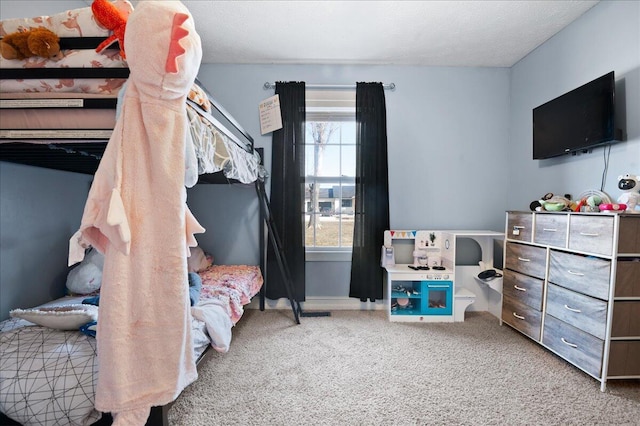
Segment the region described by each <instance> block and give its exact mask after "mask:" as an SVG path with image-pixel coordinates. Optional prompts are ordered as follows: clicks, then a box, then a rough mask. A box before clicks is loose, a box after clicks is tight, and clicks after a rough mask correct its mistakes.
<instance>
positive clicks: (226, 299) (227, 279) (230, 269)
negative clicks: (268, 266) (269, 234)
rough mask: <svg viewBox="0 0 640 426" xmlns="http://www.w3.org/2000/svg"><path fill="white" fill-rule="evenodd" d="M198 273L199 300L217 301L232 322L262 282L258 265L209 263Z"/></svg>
mask: <svg viewBox="0 0 640 426" xmlns="http://www.w3.org/2000/svg"><path fill="white" fill-rule="evenodd" d="M198 275H200V278H202V290H201V291H200V300H201V301H203V300H210V299H213V300H216V301H218V302H219V303H218V304H219V305H220V306H224V307H225V308H226V309H227V311H228V314H229V316H230V318H231V321H232V323H233V324H236V323H237V322H238V320H239V319H240V317H242V314H243V313H244V308H243V306H244V305H246V304H247V303H249V302H250V301H251V298H252V297H253V296H255V295H256V294H257V293H258V291H260V288H261V287H262V283H263V278H262V273H261V272H260V268H259V267H258V266H247V265H211V266H209V267H208V268H207V269H205V270H202V271H199V272H198Z"/></svg>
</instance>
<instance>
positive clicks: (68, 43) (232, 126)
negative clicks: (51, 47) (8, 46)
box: [0, 37, 302, 426]
mask: <svg viewBox="0 0 640 426" xmlns="http://www.w3.org/2000/svg"><path fill="white" fill-rule="evenodd" d="M102 40H103V38H102V37H82V38H81V37H71V38H70V37H66V38H65V37H61V38H60V44H61V48H62V49H95V47H96V46H97V45H98V44H99V43H100V42H101V41H102ZM110 48H112V49H119V47H118V45H117V43H115V44H114V45H112V46H111V47H110ZM128 75H129V70H128V68H26V69H25V68H19V69H3V70H2V79H41V78H46V79H49V78H65V79H67V78H127V77H128ZM200 86H201V85H200ZM201 87H202V86H201ZM202 89H203V90H204V91H205V93H206V95H207V96H208V98H209V101H210V104H211V107H212V108H211V112H210V113H207V112H205V111H201V110H198V113H200V114H206V118H207V119H208V120H209V121H210V122H211V123H213V124H214V125H215V126H216V127H217V128H218V129H219V130H221V131H222V132H223V133H224V134H225V135H226V136H228V137H229V138H230V139H231V140H232V141H233V142H235V143H236V144H237V145H238V146H240V147H241V148H242V149H244V150H245V151H247V152H248V153H253V152H254V151H257V152H258V154H259V155H260V158H262V154H263V150H262V148H255V147H254V140H253V138H252V137H251V135H250V134H249V133H248V132H247V131H246V130H245V129H244V128H243V127H242V126H241V125H240V124H239V123H238V122H237V121H236V120H235V118H233V116H232V115H231V114H229V113H228V112H227V111H226V110H225V109H224V108H223V107H222V105H220V103H219V102H217V101H216V100H215V99H214V98H213V96H211V94H210V93H209V92H207V91H206V89H205V88H204V87H202ZM187 102H192V101H190V100H188V101H187ZM116 104H117V100H116V99H115V98H113V97H111V98H105V99H91V98H83V97H82V95H81V94H78V97H77V98H75V101H73V102H71V101H69V98H65V101H64V102H63V101H60V99H58V100H56V99H55V98H53V99H50V100H49V99H39V100H38V102H36V103H33V102H30V101H29V100H27V99H7V97H6V96H4V97H3V98H2V99H1V100H0V110H5V109H23V108H59V107H64V108H87V109H92V108H98V109H115V108H116ZM7 124H8V123H6V122H5V123H4V124H3V127H5V126H6V125H7ZM110 135H111V131H108V130H104V129H96V130H92V129H82V130H73V129H63V130H60V129H39V130H24V129H11V128H9V129H7V128H2V129H0V161H6V162H11V163H18V164H24V165H30V166H36V167H42V168H48V169H55V170H61V171H68V172H75V173H82V174H88V175H93V174H94V173H95V172H96V170H97V168H98V165H99V163H100V159H101V157H102V154H103V152H104V149H105V147H106V145H107V142H108V140H109V138H110ZM265 179H266V173H260V174H259V177H258V179H257V180H256V181H255V183H254V185H255V189H256V194H257V196H258V199H259V204H260V215H261V220H260V224H259V226H260V231H259V232H260V234H259V235H260V248H259V249H260V269H261V271H263V276H264V277H265V281H264V283H265V284H264V285H263V286H262V287H261V289H260V292H259V295H260V310H264V309H265V295H266V283H267V280H266V274H264V271H266V251H267V250H266V244H267V243H269V244H271V245H272V246H273V248H274V252H275V256H276V261H277V264H278V267H279V270H280V273H281V274H282V277H283V280H284V284H285V289H286V292H287V297H288V298H289V301H290V305H291V310H292V312H293V316H294V320H295V322H296V324H300V317H301V316H302V309H301V307H300V303H299V302H298V301H297V300H296V299H295V296H294V292H293V288H294V286H293V281H292V278H291V273H290V270H289V267H288V265H287V262H286V258H285V256H284V252H283V249H282V244H281V240H280V237H279V235H278V232H277V230H276V228H275V222H274V221H273V219H272V213H271V207H270V205H269V199H268V196H267V194H266V190H265ZM198 183H207V184H233V183H237V181H234V180H233V179H228V178H227V177H226V176H225V175H224V174H223V173H222V172H216V173H210V174H201V175H200V176H199V178H198ZM212 352H213V351H212V349H211V346H209V347H208V348H207V350H205V352H204V353H203V354H202V355H201V356H200V358H199V359H198V361H197V365H198V366H200V365H201V364H202V363H203V362H204V361H205V360H206V359H208V358H209V357H210V356H211V354H212ZM172 404H173V403H169V404H167V405H165V406H158V407H153V408H152V410H151V414H150V416H149V418H148V421H147V425H163V426H167V425H168V424H169V423H168V417H167V414H168V411H169V409H170V407H171V405H172ZM111 422H112V418H111V416H110V415H109V414H108V413H105V414H104V415H103V416H102V418H101V419H100V420H99V421H98V422H96V423H94V425H108V424H111ZM0 423H1V424H18V423H16V422H14V421H12V420H11V419H9V418H8V417H6V416H5V415H4V414H2V413H0Z"/></svg>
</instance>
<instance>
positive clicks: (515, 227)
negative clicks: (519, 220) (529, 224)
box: [513, 225, 525, 229]
mask: <svg viewBox="0 0 640 426" xmlns="http://www.w3.org/2000/svg"><path fill="white" fill-rule="evenodd" d="M524 228H525V227H524V226H522V225H513V229H524Z"/></svg>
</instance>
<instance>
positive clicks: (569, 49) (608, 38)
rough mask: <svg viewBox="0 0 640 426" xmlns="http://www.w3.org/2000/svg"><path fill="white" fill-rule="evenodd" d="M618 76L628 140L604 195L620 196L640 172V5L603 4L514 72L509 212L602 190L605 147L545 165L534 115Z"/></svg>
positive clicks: (614, 156) (618, 151)
mask: <svg viewBox="0 0 640 426" xmlns="http://www.w3.org/2000/svg"><path fill="white" fill-rule="evenodd" d="M609 71H615V75H616V88H617V89H623V90H619V91H617V93H616V94H617V95H619V96H618V100H619V101H620V103H619V105H618V107H621V108H618V112H620V113H621V114H620V115H621V116H622V117H621V118H623V119H625V120H626V131H627V139H628V140H627V141H626V142H624V143H620V144H617V145H612V148H611V158H610V162H609V167H608V172H607V173H606V176H605V177H606V184H605V187H604V191H605V192H606V193H608V194H609V195H610V196H611V197H613V198H617V197H618V196H619V195H620V192H619V191H618V189H617V186H616V184H617V180H616V178H617V177H618V175H620V174H624V173H635V174H637V175H640V2H637V1H603V2H600V3H599V4H598V5H596V6H595V7H594V8H592V9H591V10H589V11H588V12H587V13H585V14H584V15H583V16H582V17H581V18H579V19H578V20H577V21H575V22H574V23H573V24H571V25H570V26H569V27H567V28H565V29H564V30H563V31H561V32H560V33H559V34H557V35H556V36H555V37H553V38H551V39H550V40H548V41H547V42H546V43H544V44H543V45H542V46H540V47H538V48H537V49H536V50H535V51H533V52H532V53H530V54H529V55H528V56H527V57H526V58H524V59H522V60H521V61H520V62H518V63H517V64H516V65H515V66H513V67H512V68H511V85H510V90H509V92H510V95H511V96H510V97H511V102H510V107H509V109H510V118H509V122H510V126H509V127H510V128H509V150H508V161H507V163H506V164H505V166H506V171H507V176H508V179H506V181H507V184H508V187H507V190H508V197H507V200H508V205H507V206H508V208H509V209H520V208H523V207H525V206H527V205H528V204H529V203H530V202H531V201H532V200H535V199H537V198H538V197H541V196H542V195H543V194H545V193H547V192H553V193H556V194H565V193H570V194H573V195H574V196H577V195H578V194H580V193H581V192H583V191H585V190H591V189H596V190H599V189H600V185H601V179H602V174H603V170H604V159H603V154H604V148H598V149H594V150H593V152H592V153H591V154H581V155H577V156H563V157H560V158H554V159H549V160H543V161H533V160H531V158H532V121H531V110H532V109H533V108H535V107H536V106H538V105H540V104H542V103H544V102H546V101H548V100H550V99H553V98H555V97H557V96H559V95H561V94H563V93H565V92H567V91H569V90H572V89H574V88H576V87H578V86H580V85H582V84H584V83H586V82H588V81H591V80H593V79H594V78H597V77H600V76H601V75H604V74H606V73H608V72H609Z"/></svg>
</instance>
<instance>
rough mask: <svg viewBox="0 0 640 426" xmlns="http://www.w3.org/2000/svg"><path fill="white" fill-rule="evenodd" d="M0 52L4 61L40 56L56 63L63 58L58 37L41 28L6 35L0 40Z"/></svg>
mask: <svg viewBox="0 0 640 426" xmlns="http://www.w3.org/2000/svg"><path fill="white" fill-rule="evenodd" d="M0 52H1V53H2V57H3V58H5V59H25V58H30V57H32V56H41V57H43V58H47V59H51V60H54V61H58V60H60V59H62V58H63V56H64V55H63V54H62V52H61V51H60V37H58V36H57V35H56V34H55V33H54V32H53V31H51V30H48V29H46V28H43V27H39V28H32V29H30V30H27V31H17V32H15V33H11V34H7V35H6V36H4V37H3V38H2V40H0Z"/></svg>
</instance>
